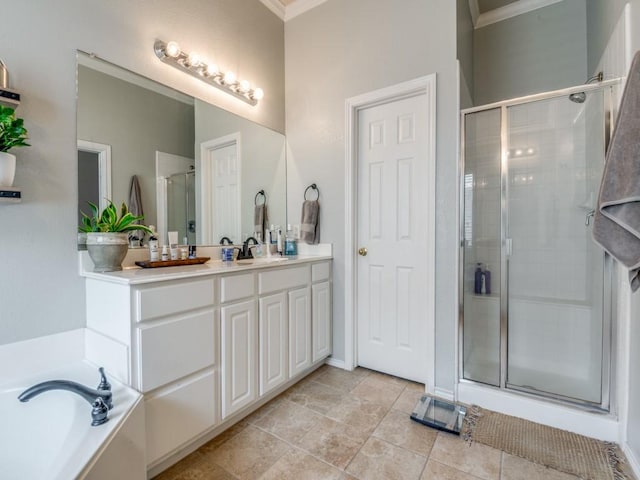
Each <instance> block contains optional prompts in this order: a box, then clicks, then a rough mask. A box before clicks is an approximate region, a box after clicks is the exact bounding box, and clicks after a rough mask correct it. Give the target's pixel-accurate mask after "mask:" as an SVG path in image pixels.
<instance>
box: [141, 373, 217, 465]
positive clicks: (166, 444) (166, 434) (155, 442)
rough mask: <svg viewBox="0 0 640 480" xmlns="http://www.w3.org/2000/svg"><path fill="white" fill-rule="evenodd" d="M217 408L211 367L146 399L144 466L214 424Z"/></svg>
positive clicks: (214, 379)
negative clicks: (145, 451)
mask: <svg viewBox="0 0 640 480" xmlns="http://www.w3.org/2000/svg"><path fill="white" fill-rule="evenodd" d="M216 410H217V409H216V373H215V371H213V370H212V371H209V372H206V373H205V374H204V375H201V376H199V377H197V378H194V379H190V380H189V381H188V382H184V383H178V384H176V385H175V386H172V388H170V389H167V390H166V391H163V392H160V393H159V394H158V395H154V396H153V397H151V398H149V399H147V400H146V402H145V413H146V421H147V422H146V432H147V465H150V464H152V463H154V462H156V461H157V460H159V459H161V458H162V457H163V456H165V455H167V454H168V453H171V452H172V451H173V450H174V449H176V448H177V447H179V446H181V445H183V444H184V443H185V442H188V441H189V440H191V439H193V438H195V437H196V436H198V435H199V434H201V433H202V432H204V431H205V430H207V429H209V428H211V427H213V426H214V425H215V424H216V420H217V418H216Z"/></svg>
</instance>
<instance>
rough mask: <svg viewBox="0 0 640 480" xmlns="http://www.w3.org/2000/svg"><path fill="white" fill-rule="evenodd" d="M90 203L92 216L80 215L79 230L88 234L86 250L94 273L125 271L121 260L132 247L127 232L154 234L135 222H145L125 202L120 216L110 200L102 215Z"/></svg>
mask: <svg viewBox="0 0 640 480" xmlns="http://www.w3.org/2000/svg"><path fill="white" fill-rule="evenodd" d="M88 203H89V207H90V208H91V215H87V214H86V213H84V212H81V213H82V224H81V225H80V226H79V227H78V231H79V232H81V233H86V234H87V250H88V252H89V256H90V257H91V260H93V265H94V269H93V271H94V272H114V271H117V270H122V261H123V260H124V257H125V256H126V255H127V250H128V248H129V239H128V232H131V231H133V230H143V231H145V232H147V233H153V232H151V229H150V228H149V227H147V226H145V225H140V224H138V223H136V222H138V221H140V220H142V219H143V216H142V215H140V216H136V215H133V214H132V213H131V212H130V211H129V208H128V207H127V205H126V204H125V203H124V202H123V203H122V206H121V207H120V213H119V214H118V210H117V208H116V206H115V205H114V203H113V202H112V201H111V200H109V203H108V205H107V206H106V207H105V208H104V210H102V212H101V211H100V209H99V208H98V207H97V206H96V205H95V204H94V203H91V202H88Z"/></svg>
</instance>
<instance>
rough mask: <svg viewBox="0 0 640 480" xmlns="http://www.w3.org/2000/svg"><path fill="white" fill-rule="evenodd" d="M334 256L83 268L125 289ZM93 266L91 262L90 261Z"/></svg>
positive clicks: (86, 273)
mask: <svg viewBox="0 0 640 480" xmlns="http://www.w3.org/2000/svg"><path fill="white" fill-rule="evenodd" d="M332 258H333V257H332V256H331V255H297V256H291V257H272V258H271V259H270V258H268V257H263V258H259V259H256V260H255V261H254V263H251V264H242V263H243V261H241V263H237V262H222V261H220V260H214V259H213V258H212V259H211V260H209V261H208V262H207V263H204V264H201V265H184V266H177V267H158V268H141V267H125V268H124V270H122V271H120V272H109V273H96V272H93V271H91V270H89V269H87V268H82V267H81V271H80V275H81V276H83V277H86V278H90V279H94V280H101V281H104V282H111V283H118V284H121V285H140V284H145V283H152V282H163V281H169V280H181V279H185V278H196V277H202V276H206V275H220V274H226V273H235V272H244V271H248V270H260V269H264V268H273V267H286V266H289V265H298V264H303V263H309V262H317V261H321V260H331V259H332ZM89 262H90V260H89Z"/></svg>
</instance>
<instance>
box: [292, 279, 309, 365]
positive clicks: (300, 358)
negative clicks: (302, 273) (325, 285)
mask: <svg viewBox="0 0 640 480" xmlns="http://www.w3.org/2000/svg"><path fill="white" fill-rule="evenodd" d="M310 366H311V295H310V293H309V287H305V288H299V289H297V290H291V291H290V292H289V377H293V376H295V375H297V374H298V373H300V372H302V371H304V370H305V369H307V368H308V367H310Z"/></svg>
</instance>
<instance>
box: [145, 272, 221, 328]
mask: <svg viewBox="0 0 640 480" xmlns="http://www.w3.org/2000/svg"><path fill="white" fill-rule="evenodd" d="M135 296H136V301H137V302H136V303H137V313H138V315H137V320H138V321H139V322H142V321H144V320H150V319H152V318H158V317H163V316H166V315H172V314H174V313H178V312H184V311H187V310H194V309H196V308H202V307H207V306H209V305H213V303H214V295H213V280H212V279H209V280H199V281H197V282H186V283H178V284H173V285H162V286H157V287H150V288H144V289H137V290H135Z"/></svg>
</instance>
